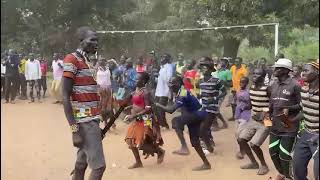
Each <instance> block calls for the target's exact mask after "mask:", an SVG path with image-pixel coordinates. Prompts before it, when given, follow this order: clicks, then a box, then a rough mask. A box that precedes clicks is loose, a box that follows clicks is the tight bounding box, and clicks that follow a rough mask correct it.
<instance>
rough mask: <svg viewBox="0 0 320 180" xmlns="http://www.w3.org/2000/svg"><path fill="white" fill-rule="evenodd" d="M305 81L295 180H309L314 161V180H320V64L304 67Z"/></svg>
mask: <svg viewBox="0 0 320 180" xmlns="http://www.w3.org/2000/svg"><path fill="white" fill-rule="evenodd" d="M302 78H303V80H304V81H305V82H306V83H308V85H306V86H304V87H303V88H302V90H301V99H302V107H303V111H302V112H301V113H300V116H301V118H303V119H304V126H303V130H302V131H301V132H300V134H299V135H298V141H297V144H296V146H295V149H294V155H293V171H294V179H295V180H307V175H308V168H307V167H308V163H309V161H310V159H311V158H313V159H314V170H313V172H314V179H316V180H318V179H319V63H317V62H313V63H308V64H306V65H305V66H304V67H303V74H302Z"/></svg>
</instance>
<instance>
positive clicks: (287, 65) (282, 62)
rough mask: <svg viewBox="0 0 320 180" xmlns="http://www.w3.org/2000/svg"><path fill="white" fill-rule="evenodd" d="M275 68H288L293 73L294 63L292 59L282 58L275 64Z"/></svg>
mask: <svg viewBox="0 0 320 180" xmlns="http://www.w3.org/2000/svg"><path fill="white" fill-rule="evenodd" d="M273 67H281V68H287V69H289V70H290V71H292V61H291V60H290V59H285V58H280V59H278V60H277V62H275V63H274V65H273Z"/></svg>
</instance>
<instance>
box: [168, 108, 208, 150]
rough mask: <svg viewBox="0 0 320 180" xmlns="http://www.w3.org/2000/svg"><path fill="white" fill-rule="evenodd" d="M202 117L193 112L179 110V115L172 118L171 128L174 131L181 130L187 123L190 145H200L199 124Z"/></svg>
mask: <svg viewBox="0 0 320 180" xmlns="http://www.w3.org/2000/svg"><path fill="white" fill-rule="evenodd" d="M202 121H203V119H202V118H200V117H198V116H196V115H195V114H194V113H190V112H181V116H178V117H174V118H173V119H172V128H173V129H175V130H176V131H177V130H178V131H183V130H184V126H185V125H187V126H188V129H189V137H190V142H191V145H192V147H196V146H200V125H201V123H202Z"/></svg>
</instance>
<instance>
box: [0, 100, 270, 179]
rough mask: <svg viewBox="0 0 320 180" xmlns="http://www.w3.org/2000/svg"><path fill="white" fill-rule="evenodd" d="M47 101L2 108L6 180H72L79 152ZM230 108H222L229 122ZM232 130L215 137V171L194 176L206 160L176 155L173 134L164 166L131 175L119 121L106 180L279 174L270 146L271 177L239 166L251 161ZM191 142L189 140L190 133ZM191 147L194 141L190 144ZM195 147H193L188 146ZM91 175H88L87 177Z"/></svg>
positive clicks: (110, 141)
mask: <svg viewBox="0 0 320 180" xmlns="http://www.w3.org/2000/svg"><path fill="white" fill-rule="evenodd" d="M52 102H53V100H52V99H50V98H46V99H45V100H44V102H43V103H37V102H36V103H33V104H28V102H27V101H17V103H16V104H1V178H3V179H5V180H69V179H71V178H70V176H69V173H70V171H71V170H72V168H73V165H74V160H75V152H76V149H75V148H73V146H72V143H71V133H70V131H69V128H68V124H67V121H66V119H65V117H64V113H63V109H62V106H61V105H56V104H52ZM2 103H3V101H2ZM229 111H230V110H229V108H228V109H227V108H223V109H222V112H223V115H224V116H225V117H227V118H228V117H229V114H230V112H229ZM229 125H230V127H229V129H227V130H222V131H219V132H216V133H215V134H214V138H215V141H216V150H215V154H214V155H209V156H208V159H209V161H210V162H211V163H212V167H213V168H212V170H210V171H204V172H193V171H191V169H192V168H193V167H194V166H196V165H200V163H201V161H200V159H199V158H198V156H197V155H196V153H195V151H193V150H192V149H191V154H190V155H189V156H176V155H173V154H172V153H171V152H172V151H173V150H175V149H176V148H178V147H179V142H178V139H177V138H176V136H175V134H174V132H173V131H172V130H170V131H166V132H163V138H164V140H165V145H164V148H165V150H166V156H165V160H164V162H163V164H161V165H157V164H156V158H152V157H150V158H149V159H147V160H143V163H144V168H142V169H136V170H128V169H127V167H128V166H129V165H131V164H132V163H133V160H134V158H133V155H132V154H131V151H130V150H129V149H127V146H126V144H125V142H124V136H125V131H126V126H127V125H125V124H124V123H122V122H120V121H117V130H115V131H114V130H113V131H112V132H110V133H108V134H107V137H106V138H105V139H104V141H103V146H104V153H105V157H106V162H107V170H106V173H105V175H104V177H103V179H104V180H107V179H109V180H110V179H111V180H136V179H139V180H150V179H157V180H197V179H199V180H200V179H201V180H212V179H215V180H235V179H237V180H267V179H268V177H269V176H274V175H275V173H276V172H275V169H274V167H273V165H272V163H271V160H270V157H269V154H268V151H267V150H268V149H267V141H266V142H265V144H264V145H263V149H264V152H265V157H266V159H267V163H268V165H269V167H270V170H271V171H270V172H269V174H267V175H265V176H257V175H256V170H246V171H245V170H241V169H240V168H239V166H240V165H242V164H244V163H246V162H248V159H244V160H241V161H240V160H236V158H235V149H236V143H235V138H234V122H231V123H229ZM185 137H186V138H188V135H187V134H185ZM187 140H188V142H189V139H187ZM189 147H190V144H189ZM87 174H88V173H87Z"/></svg>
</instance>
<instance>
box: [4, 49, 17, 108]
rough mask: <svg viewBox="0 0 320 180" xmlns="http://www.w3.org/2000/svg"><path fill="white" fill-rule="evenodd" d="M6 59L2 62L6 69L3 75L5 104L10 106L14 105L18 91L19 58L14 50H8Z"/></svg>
mask: <svg viewBox="0 0 320 180" xmlns="http://www.w3.org/2000/svg"><path fill="white" fill-rule="evenodd" d="M8 55H9V56H8V57H7V59H6V61H5V62H4V65H5V67H6V74H5V82H6V83H5V99H6V102H5V103H9V97H10V102H11V103H12V104H14V103H15V98H16V93H17V90H18V82H19V69H18V68H19V58H18V55H17V54H16V52H15V50H13V49H10V50H9V52H8Z"/></svg>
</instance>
